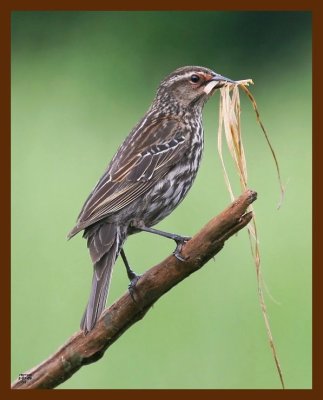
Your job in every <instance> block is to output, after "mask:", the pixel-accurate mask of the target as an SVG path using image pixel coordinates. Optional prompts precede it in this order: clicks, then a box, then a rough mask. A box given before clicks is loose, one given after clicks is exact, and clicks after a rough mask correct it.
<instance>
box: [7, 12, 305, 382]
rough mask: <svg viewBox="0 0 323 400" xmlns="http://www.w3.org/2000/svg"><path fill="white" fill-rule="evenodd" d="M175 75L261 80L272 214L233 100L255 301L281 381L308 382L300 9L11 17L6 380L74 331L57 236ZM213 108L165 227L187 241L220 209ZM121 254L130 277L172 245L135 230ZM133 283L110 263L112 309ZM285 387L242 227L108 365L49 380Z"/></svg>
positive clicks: (70, 253) (68, 253) (73, 293)
mask: <svg viewBox="0 0 323 400" xmlns="http://www.w3.org/2000/svg"><path fill="white" fill-rule="evenodd" d="M184 65H203V66H207V67H210V68H212V69H214V70H215V71H217V72H218V73H221V74H223V75H225V76H227V77H230V78H232V79H244V78H253V79H254V81H255V86H254V87H252V92H253V94H254V96H255V98H256V100H257V103H258V106H259V109H260V112H261V116H262V119H263V122H264V123H265V125H266V127H267V129H268V132H269V135H270V138H271V140H272V143H273V146H274V147H275V149H276V152H277V156H278V158H279V161H280V166H281V170H282V175H283V179H284V182H285V184H286V188H287V192H286V197H285V201H284V203H283V206H282V208H281V209H280V210H279V211H277V209H276V205H277V203H278V200H279V188H278V183H277V179H276V172H275V169H274V163H273V160H272V158H271V155H270V152H269V149H268V147H267V145H266V143H265V140H264V137H263V136H262V134H261V132H260V129H259V127H258V126H257V124H256V119H255V115H254V113H253V111H252V107H251V104H250V102H249V101H248V99H247V98H246V96H244V95H242V126H243V136H244V141H245V148H246V154H247V159H248V166H249V186H250V187H251V188H252V189H254V190H256V191H257V192H258V195H259V198H258V200H257V202H256V203H255V209H256V214H257V220H258V229H259V235H260V246H261V255H262V267H263V274H264V278H265V281H266V285H267V287H268V291H269V293H270V295H271V296H272V297H273V298H274V299H275V300H273V299H272V298H271V297H270V296H269V295H268V294H267V295H266V299H267V305H268V312H269V315H270V321H271V324H272V331H273V334H274V338H275V342H276V345H277V350H278V353H279V356H280V359H281V364H282V368H283V371H284V374H285V380H286V386H287V388H310V387H311V384H312V375H311V372H312V371H311V14H310V13H304V12H15V13H13V15H12V281H11V287H12V302H11V307H12V326H11V332H12V349H11V351H12V378H13V379H15V378H16V377H17V375H18V374H19V373H21V372H24V371H25V370H27V369H29V368H31V367H32V366H34V365H35V364H38V363H39V362H41V361H42V360H43V359H44V358H46V357H48V356H49V355H50V354H51V353H53V352H54V351H55V350H56V349H57V348H58V347H59V346H60V345H61V344H63V343H64V342H65V341H66V339H67V338H68V337H69V336H70V335H71V334H72V333H74V332H75V331H76V330H77V329H78V326H79V322H80V318H81V315H82V313H83V309H84V307H85V304H86V301H87V298H88V295H89V289H90V282H91V275H92V267H91V263H90V258H89V255H88V252H87V248H86V242H85V241H84V240H83V239H82V238H81V235H79V236H77V237H76V238H75V239H73V240H71V241H70V242H67V241H66V234H67V232H68V231H69V230H70V229H71V228H72V227H73V225H74V222H75V219H76V217H77V214H78V212H79V210H80V208H81V206H82V204H83V201H84V200H85V198H86V196H87V195H88V193H89V192H90V190H91V189H92V187H93V186H94V184H95V183H96V181H97V180H98V178H99V177H100V176H101V173H102V172H103V170H104V169H105V167H106V165H107V163H108V161H109V160H110V159H111V157H112V156H113V154H114V152H115V151H116V149H117V147H118V146H119V144H120V143H121V141H122V140H123V138H125V136H126V135H127V134H128V133H129V131H130V130H131V128H132V127H133V126H134V125H135V123H136V122H137V121H138V120H139V118H141V117H142V116H143V114H144V113H145V112H146V109H147V108H148V106H149V104H150V102H151V100H152V99H153V97H154V94H155V90H156V88H157V86H158V84H159V82H160V80H161V79H163V78H164V77H165V76H166V75H167V74H168V73H170V72H171V71H172V70H174V69H175V68H177V67H180V66H184ZM218 103H219V97H218V95H215V96H214V98H213V99H211V101H210V102H209V103H208V104H207V105H206V107H205V110H204V128H205V134H206V135H205V136H206V138H205V153H204V158H203V162H202V166H201V169H200V172H199V175H198V177H197V180H196V182H195V184H194V186H193V188H192V190H191V192H190V193H189V195H188V197H187V198H186V199H185V201H184V202H183V203H182V204H181V205H180V207H179V208H178V209H177V210H176V211H175V212H174V213H173V214H172V215H171V216H169V217H168V218H167V219H166V220H164V221H163V222H162V223H160V224H159V226H158V227H159V228H160V229H163V230H166V231H170V232H176V233H182V234H185V235H192V234H194V233H195V232H196V231H197V230H198V229H199V228H200V227H201V226H202V225H203V224H204V223H206V222H207V221H208V220H209V219H210V218H211V217H213V216H214V215H216V214H217V213H218V212H219V211H221V210H222V209H223V208H224V207H225V206H226V205H227V204H228V203H229V201H230V200H229V195H228V193H227V190H226V187H225V184H224V180H223V173H222V171H221V167H220V162H219V157H218V155H217V144H216V143H217V125H218ZM227 161H228V164H230V163H231V160H230V159H229V158H227ZM231 171H232V173H233V174H235V172H234V171H233V169H231ZM234 180H235V179H234ZM235 181H236V180H235ZM236 193H239V187H238V185H236ZM125 248H126V252H127V255H128V257H129V259H130V261H131V265H132V266H133V268H134V269H135V270H136V271H137V272H139V273H140V272H143V271H145V270H146V269H147V268H148V267H150V266H152V265H154V264H155V263H157V262H159V261H160V260H162V259H163V258H164V257H165V256H167V255H168V254H170V252H171V251H172V250H173V248H174V244H173V243H171V242H170V241H168V240H166V239H163V238H160V237H155V236H154V235H149V234H146V233H142V234H140V235H135V236H132V237H131V238H130V239H129V240H128V241H127V243H126V247H125ZM127 285H128V281H127V278H126V274H125V271H124V267H123V265H122V262H121V260H118V262H117V265H116V268H115V271H114V276H113V283H112V286H111V291H110V296H109V299H108V303H109V304H111V302H113V301H114V300H115V299H116V298H118V297H119V296H120V295H121V294H123V293H124V291H125V290H126V288H127ZM279 387H280V384H279V379H278V377H277V373H276V371H275V367H274V362H273V359H272V355H271V351H270V348H269V345H268V340H267V338H266V332H265V327H264V323H263V319H262V315H261V312H260V307H259V304H258V298H257V285H256V275H255V268H254V265H253V261H252V257H251V255H250V248H249V244H248V238H247V233H246V231H242V232H240V233H239V235H237V236H235V237H233V238H231V240H230V241H229V242H228V243H227V244H226V246H225V248H224V250H223V251H222V252H221V253H220V254H219V255H218V256H217V257H216V260H215V262H214V261H210V262H209V263H208V265H207V266H205V268H203V269H202V270H201V271H199V272H197V273H195V274H194V275H192V276H191V277H189V279H186V280H185V281H184V282H182V283H181V284H180V285H178V286H177V287H176V288H175V289H173V290H172V291H171V292H169V293H167V295H165V296H164V297H163V298H162V299H161V300H160V301H159V302H158V303H157V304H156V305H155V306H154V307H153V309H152V310H151V311H150V312H149V313H148V314H147V316H146V317H145V318H144V319H143V320H142V321H140V322H139V323H137V324H136V325H135V326H133V327H132V328H131V329H130V330H129V331H127V332H126V333H125V334H124V335H123V336H122V337H121V338H120V339H119V340H118V341H117V342H116V343H115V344H114V345H113V346H112V347H111V348H110V349H109V350H108V352H107V354H106V355H105V357H103V359H101V360H100V361H99V362H97V363H95V364H92V365H89V366H86V367H84V368H82V369H81V370H80V371H79V372H78V373H76V374H75V375H74V376H73V377H72V378H71V379H69V380H68V381H67V382H66V383H64V384H62V385H61V386H60V388H227V389H236V388H279Z"/></svg>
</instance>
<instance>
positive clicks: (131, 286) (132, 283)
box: [128, 275, 141, 303]
mask: <svg viewBox="0 0 323 400" xmlns="http://www.w3.org/2000/svg"><path fill="white" fill-rule="evenodd" d="M140 277H141V275H134V277H133V278H132V279H131V281H130V283H129V285H128V290H129V294H130V296H131V298H132V300H133V302H134V303H137V302H136V300H135V296H134V293H135V289H136V285H137V282H138V281H139V279H140Z"/></svg>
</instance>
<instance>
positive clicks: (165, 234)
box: [132, 221, 191, 261]
mask: <svg viewBox="0 0 323 400" xmlns="http://www.w3.org/2000/svg"><path fill="white" fill-rule="evenodd" d="M132 226H133V227H134V228H136V229H138V230H140V231H144V232H149V233H153V234H155V235H159V236H163V237H165V238H167V239H172V240H174V241H175V242H176V249H175V250H174V251H173V254H174V256H175V257H176V258H177V259H178V260H180V261H185V258H184V257H183V256H182V255H181V254H180V253H181V250H182V247H183V244H184V243H186V242H188V241H189V240H190V239H191V237H189V236H180V235H176V234H175V233H168V232H164V231H160V230H158V229H154V228H148V227H147V226H145V224H144V223H143V222H142V221H139V222H137V221H133V222H132Z"/></svg>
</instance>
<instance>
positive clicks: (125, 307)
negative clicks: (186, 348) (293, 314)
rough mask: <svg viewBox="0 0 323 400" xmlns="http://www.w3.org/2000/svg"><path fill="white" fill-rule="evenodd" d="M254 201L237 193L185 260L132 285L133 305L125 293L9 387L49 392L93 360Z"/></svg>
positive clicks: (219, 243) (231, 229)
mask: <svg viewBox="0 0 323 400" xmlns="http://www.w3.org/2000/svg"><path fill="white" fill-rule="evenodd" d="M256 198H257V194H256V192H253V191H251V190H247V191H246V192H245V193H243V194H242V195H241V196H240V197H239V198H238V199H237V200H236V201H234V202H233V203H232V204H231V205H230V206H229V207H228V208H227V209H225V210H224V211H223V212H222V213H221V214H219V215H218V216H217V217H215V218H213V219H212V220H211V221H210V222H208V223H207V224H206V225H205V226H204V227H203V228H202V229H201V230H200V231H199V232H198V233H197V234H196V235H195V236H194V237H193V238H192V239H191V240H190V241H189V242H187V243H186V244H185V246H184V247H183V249H182V254H183V255H184V257H186V261H185V262H182V261H179V260H178V259H177V258H175V257H174V256H172V255H171V256H169V257H167V258H166V259H165V260H164V261H162V262H161V263H159V264H158V265H155V266H154V267H152V268H150V269H149V270H148V271H146V272H145V273H144V274H143V275H142V276H141V278H140V280H139V281H138V283H137V285H136V290H135V298H136V303H134V301H133V300H132V298H131V297H130V295H129V293H128V292H127V293H125V294H124V295H123V296H122V297H120V298H119V299H118V300H117V301H116V302H115V303H114V304H112V305H111V306H110V307H109V308H108V309H106V310H105V311H104V313H103V314H102V316H101V318H100V320H99V322H98V323H97V325H96V326H95V328H94V329H93V330H92V331H91V332H90V333H89V334H87V335H84V334H83V332H81V331H78V332H76V333H75V334H74V335H73V336H72V337H71V338H70V339H69V340H68V341H67V342H66V343H65V344H64V345H63V346H62V347H61V348H60V349H58V350H57V351H56V353H55V354H53V355H52V356H50V357H49V358H48V359H47V360H45V361H44V362H42V363H41V364H39V365H37V366H36V367H34V368H32V369H30V370H29V371H26V372H25V374H21V375H20V379H19V378H18V379H17V380H16V381H15V382H13V384H12V388H13V389H52V388H54V387H56V386H58V385H59V384H61V383H63V382H64V381H66V380H67V379H69V377H71V376H72V375H73V374H74V373H75V372H76V371H77V370H78V369H80V368H81V367H82V366H83V365H87V364H90V363H93V362H95V361H97V360H99V359H100V358H101V357H102V356H103V354H104V352H105V351H106V350H107V349H108V348H109V347H110V346H111V345H112V344H113V343H114V342H115V341H116V340H117V339H118V338H119V337H120V336H121V335H122V334H123V333H124V332H125V331H126V330H127V329H128V328H130V327H131V325H133V324H134V323H135V322H137V321H139V320H140V319H142V318H143V317H144V315H145V314H146V312H147V311H148V310H149V308H150V307H151V306H152V305H153V304H154V303H155V302H156V301H157V300H158V299H159V298H160V297H161V296H162V295H163V294H165V293H166V292H167V291H168V290H170V289H171V288H172V287H174V286H175V285H177V284H178V283H179V282H180V281H182V280H183V279H185V278H187V277H188V276H189V275H190V274H192V273H193V272H195V271H197V270H198V269H200V268H201V267H202V266H203V265H204V264H206V262H207V261H208V260H210V259H211V258H212V257H214V256H215V254H217V253H218V252H219V251H220V250H221V249H222V247H223V246H224V242H225V241H226V240H227V239H228V238H229V237H230V236H232V235H234V234H235V233H236V232H238V231H239V230H240V229H242V228H243V227H244V226H246V225H247V224H248V222H249V221H250V219H251V218H252V214H251V213H250V212H246V211H247V208H248V206H249V205H250V204H251V203H252V202H253V201H255V200H256ZM24 378H25V379H24Z"/></svg>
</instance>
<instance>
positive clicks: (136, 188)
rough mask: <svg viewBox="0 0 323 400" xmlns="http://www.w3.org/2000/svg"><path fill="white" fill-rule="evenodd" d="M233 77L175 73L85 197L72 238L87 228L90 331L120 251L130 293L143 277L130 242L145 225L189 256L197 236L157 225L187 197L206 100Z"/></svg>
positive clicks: (85, 321) (200, 70) (86, 323)
mask: <svg viewBox="0 0 323 400" xmlns="http://www.w3.org/2000/svg"><path fill="white" fill-rule="evenodd" d="M234 82H235V81H233V80H231V79H229V78H226V77H224V76H222V75H220V74H218V73H216V72H214V71H213V70H211V69H209V68H206V67H200V66H185V67H181V68H178V69H176V70H175V71H173V72H172V73H171V74H169V75H168V76H167V77H166V78H165V79H163V80H162V81H161V83H160V85H159V87H158V89H157V93H156V95H155V98H154V100H153V102H152V104H151V106H150V107H149V109H148V111H147V112H146V114H145V115H144V116H143V118H142V119H141V120H140V121H139V122H138V123H137V125H135V127H134V128H133V129H132V130H131V132H130V134H129V135H128V136H127V137H126V139H125V140H124V142H123V143H122V144H121V146H120V147H119V149H118V150H117V152H116V154H115V155H114V157H113V158H112V160H111V161H110V163H109V164H108V166H107V168H106V170H105V171H104V173H103V175H102V177H101V178H100V179H99V181H98V182H97V184H96V185H95V187H94V188H93V190H92V192H91V193H90V195H89V196H88V198H87V199H86V201H85V203H84V205H83V207H82V209H81V212H80V213H79V216H78V218H77V222H76V225H75V226H74V228H73V229H72V230H71V231H70V232H69V234H68V239H70V238H72V237H73V236H75V235H76V234H77V233H79V232H81V231H84V232H83V237H84V238H85V239H86V240H87V247H88V249H89V253H90V257H91V260H92V263H93V278H92V286H91V292H90V297H89V300H88V303H87V305H86V309H85V312H84V314H83V317H82V320H81V324H80V327H81V329H82V330H83V331H84V332H85V334H86V333H88V332H90V331H91V330H92V329H93V328H94V326H95V325H96V323H97V321H98V319H99V317H100V315H101V314H102V312H103V309H104V307H105V303H106V299H107V296H108V291H109V286H110V280H111V274H112V270H113V267H114V264H115V262H116V259H117V257H118V256H119V255H121V257H122V259H123V261H124V264H125V267H126V271H127V275H128V278H129V280H130V284H129V290H130V293H131V294H132V293H133V289H134V288H135V285H136V283H137V281H138V279H140V275H137V274H136V273H135V272H134V271H133V270H132V269H131V267H130V265H129V263H128V260H127V258H126V255H125V252H124V249H123V246H124V243H125V241H126V239H127V238H128V236H130V235H132V234H134V233H138V232H141V231H146V232H150V233H153V234H157V235H161V236H164V237H166V238H169V239H172V240H174V241H175V242H176V249H175V251H174V253H173V254H174V256H175V257H177V258H178V259H179V260H181V261H185V259H184V258H183V256H182V255H181V249H182V246H183V244H184V243H186V242H187V241H188V240H189V239H190V238H189V237H186V236H181V235H177V234H173V233H168V232H163V231H160V230H157V229H155V228H152V227H153V226H154V225H156V224H158V223H159V222H160V221H161V220H163V219H164V218H165V217H167V216H168V215H169V214H170V213H171V212H172V211H173V210H174V209H175V208H176V207H177V206H178V205H179V204H180V202H181V201H182V200H183V199H184V197H185V196H186V194H187V192H188V191H189V189H190V188H191V186H192V184H193V181H194V179H195V177H196V174H197V171H198V168H199V165H200V161H201V157H202V152H203V147H204V138H203V137H204V134H203V125H202V110H203V106H204V105H205V103H206V101H207V100H208V99H209V98H210V97H211V96H212V95H213V93H214V92H215V91H216V89H219V88H221V87H223V86H224V85H226V84H227V83H234Z"/></svg>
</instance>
